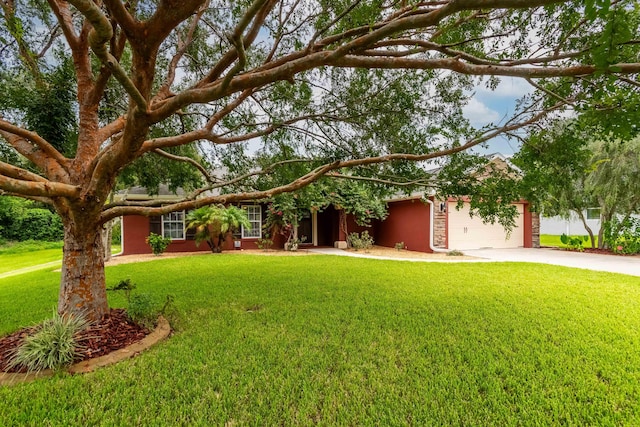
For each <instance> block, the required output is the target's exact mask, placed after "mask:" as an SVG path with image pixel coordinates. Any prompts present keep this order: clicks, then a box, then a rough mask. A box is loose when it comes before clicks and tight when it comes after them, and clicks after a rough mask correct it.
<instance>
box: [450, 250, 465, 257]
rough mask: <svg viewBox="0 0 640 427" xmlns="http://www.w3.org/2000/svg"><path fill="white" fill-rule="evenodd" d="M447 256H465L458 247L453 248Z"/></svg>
mask: <svg viewBox="0 0 640 427" xmlns="http://www.w3.org/2000/svg"><path fill="white" fill-rule="evenodd" d="M447 256H464V253H462V252H460V251H459V250H457V249H453V250H451V251H449V252H447Z"/></svg>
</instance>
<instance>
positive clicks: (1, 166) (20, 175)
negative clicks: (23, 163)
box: [0, 161, 47, 182]
mask: <svg viewBox="0 0 640 427" xmlns="http://www.w3.org/2000/svg"><path fill="white" fill-rule="evenodd" d="M0 174H2V175H4V176H6V177H7V178H14V179H17V180H21V181H35V182H47V179H46V178H44V177H41V176H40V175H37V174H35V173H33V172H29V171H28V170H26V169H22V168H19V167H17V166H13V165H10V164H9V163H5V162H2V161H0Z"/></svg>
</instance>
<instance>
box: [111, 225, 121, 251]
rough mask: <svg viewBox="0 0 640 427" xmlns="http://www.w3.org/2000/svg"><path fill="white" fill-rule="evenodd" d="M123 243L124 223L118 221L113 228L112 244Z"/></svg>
mask: <svg viewBox="0 0 640 427" xmlns="http://www.w3.org/2000/svg"><path fill="white" fill-rule="evenodd" d="M121 243H122V223H121V222H120V221H117V222H116V223H115V224H113V228H111V244H112V245H120V244H121Z"/></svg>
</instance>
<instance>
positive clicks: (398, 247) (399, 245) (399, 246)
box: [395, 242, 404, 251]
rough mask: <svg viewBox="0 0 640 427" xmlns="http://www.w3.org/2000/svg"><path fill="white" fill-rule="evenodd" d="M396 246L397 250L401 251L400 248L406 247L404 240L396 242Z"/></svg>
mask: <svg viewBox="0 0 640 427" xmlns="http://www.w3.org/2000/svg"><path fill="white" fill-rule="evenodd" d="M395 248H396V249H397V250H399V251H400V250H402V249H404V242H398V243H396V244H395Z"/></svg>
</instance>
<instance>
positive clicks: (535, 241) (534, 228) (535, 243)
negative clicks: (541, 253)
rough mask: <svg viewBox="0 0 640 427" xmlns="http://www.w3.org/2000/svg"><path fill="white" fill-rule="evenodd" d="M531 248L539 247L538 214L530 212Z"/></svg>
mask: <svg viewBox="0 0 640 427" xmlns="http://www.w3.org/2000/svg"><path fill="white" fill-rule="evenodd" d="M531 246H532V247H534V248H539V247H540V214H539V213H538V212H531Z"/></svg>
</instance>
